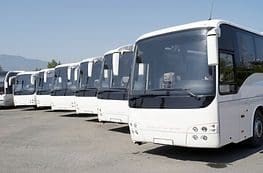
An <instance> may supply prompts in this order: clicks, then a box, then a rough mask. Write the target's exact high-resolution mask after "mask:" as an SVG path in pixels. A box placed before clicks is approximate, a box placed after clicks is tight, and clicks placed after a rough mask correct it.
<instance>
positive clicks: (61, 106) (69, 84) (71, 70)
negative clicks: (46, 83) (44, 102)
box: [51, 63, 79, 111]
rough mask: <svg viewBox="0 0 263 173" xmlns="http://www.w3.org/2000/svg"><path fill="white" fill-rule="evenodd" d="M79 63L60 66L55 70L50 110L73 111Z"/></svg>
mask: <svg viewBox="0 0 263 173" xmlns="http://www.w3.org/2000/svg"><path fill="white" fill-rule="evenodd" d="M78 70H79V63H71V64H62V65H58V66H57V67H56V68H55V77H54V84H53V90H52V91H51V109H52V110H54V111H56V110H62V111H63V110H69V111H75V109H76V108H75V91H76V90H77V82H78Z"/></svg>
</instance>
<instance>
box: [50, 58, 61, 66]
mask: <svg viewBox="0 0 263 173" xmlns="http://www.w3.org/2000/svg"><path fill="white" fill-rule="evenodd" d="M57 65H60V61H59V62H57V61H56V60H55V59H52V60H51V61H50V62H48V64H47V68H55V67H56V66H57Z"/></svg>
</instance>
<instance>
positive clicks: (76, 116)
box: [60, 113, 97, 118]
mask: <svg viewBox="0 0 263 173" xmlns="http://www.w3.org/2000/svg"><path fill="white" fill-rule="evenodd" d="M95 116H97V115H95V114H76V113H72V114H65V115H60V117H73V118H87V117H95Z"/></svg>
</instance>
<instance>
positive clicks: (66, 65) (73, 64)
mask: <svg viewBox="0 0 263 173" xmlns="http://www.w3.org/2000/svg"><path fill="white" fill-rule="evenodd" d="M78 65H79V63H68V64H61V65H58V66H56V67H55V69H57V68H60V67H74V66H78Z"/></svg>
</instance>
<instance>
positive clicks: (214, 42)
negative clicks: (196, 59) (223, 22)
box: [207, 28, 219, 66]
mask: <svg viewBox="0 0 263 173" xmlns="http://www.w3.org/2000/svg"><path fill="white" fill-rule="evenodd" d="M218 36H219V31H218V30H217V29H215V28H213V29H211V30H210V31H208V32H207V57H208V65H210V66H212V65H217V64H218Z"/></svg>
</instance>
